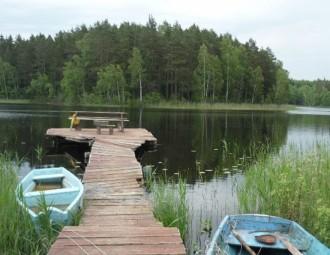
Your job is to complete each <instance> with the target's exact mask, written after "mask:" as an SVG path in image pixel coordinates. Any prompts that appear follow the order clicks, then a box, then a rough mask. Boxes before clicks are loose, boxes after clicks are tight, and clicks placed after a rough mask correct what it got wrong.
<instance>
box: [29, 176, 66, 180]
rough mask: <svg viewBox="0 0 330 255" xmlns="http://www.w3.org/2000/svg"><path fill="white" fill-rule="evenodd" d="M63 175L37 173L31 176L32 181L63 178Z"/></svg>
mask: <svg viewBox="0 0 330 255" xmlns="http://www.w3.org/2000/svg"><path fill="white" fill-rule="evenodd" d="M64 177H65V176H64V174H47V175H39V176H35V177H33V181H44V180H51V179H63V178H64Z"/></svg>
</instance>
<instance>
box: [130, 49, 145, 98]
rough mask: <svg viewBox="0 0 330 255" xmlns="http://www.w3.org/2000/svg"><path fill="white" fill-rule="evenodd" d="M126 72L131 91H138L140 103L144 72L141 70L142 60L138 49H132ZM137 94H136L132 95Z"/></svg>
mask: <svg viewBox="0 0 330 255" xmlns="http://www.w3.org/2000/svg"><path fill="white" fill-rule="evenodd" d="M128 63H129V65H128V71H129V73H130V77H131V89H132V92H135V91H136V89H135V88H136V87H138V90H139V97H140V101H141V102H142V98H143V96H142V78H143V75H144V72H145V70H144V69H143V65H144V64H143V59H142V56H141V52H140V50H139V49H138V48H136V47H134V48H133V52H132V57H131V58H130V59H129V60H128ZM134 94H137V93H134Z"/></svg>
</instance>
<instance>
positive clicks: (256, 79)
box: [251, 66, 264, 104]
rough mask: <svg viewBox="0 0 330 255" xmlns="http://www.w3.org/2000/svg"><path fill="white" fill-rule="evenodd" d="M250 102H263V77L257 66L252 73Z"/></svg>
mask: <svg viewBox="0 0 330 255" xmlns="http://www.w3.org/2000/svg"><path fill="white" fill-rule="evenodd" d="M252 84H253V92H252V100H251V103H252V104H253V103H254V102H259V103H260V102H263V93H264V77H263V74H262V70H261V67H260V66H257V67H256V68H255V69H254V70H253V72H252Z"/></svg>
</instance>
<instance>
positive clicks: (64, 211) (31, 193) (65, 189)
mask: <svg viewBox="0 0 330 255" xmlns="http://www.w3.org/2000/svg"><path fill="white" fill-rule="evenodd" d="M83 192H84V186H83V185H82V183H81V181H80V180H79V179H78V178H77V177H76V176H74V175H73V174H72V173H71V172H69V171H68V170H66V169H65V168H64V167H54V168H41V169H34V170H32V171H31V172H29V173H28V174H27V175H26V176H25V177H24V178H23V179H22V180H21V181H20V183H19V185H18V187H17V189H16V198H17V201H18V202H19V203H20V205H21V206H22V207H24V208H26V209H27V211H28V212H29V214H30V215H31V218H32V220H33V221H34V222H36V220H37V218H38V216H39V215H40V214H41V213H42V212H41V211H40V208H39V205H40V203H41V201H42V200H43V199H44V201H45V202H46V204H47V208H48V211H49V212H50V218H51V220H52V221H53V222H55V223H58V224H63V225H67V224H70V223H71V220H72V216H73V215H74V214H75V213H76V212H77V211H78V210H79V208H81V207H82V198H83Z"/></svg>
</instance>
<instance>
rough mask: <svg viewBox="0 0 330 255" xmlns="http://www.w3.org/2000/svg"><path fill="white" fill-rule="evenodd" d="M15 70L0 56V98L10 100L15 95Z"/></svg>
mask: <svg viewBox="0 0 330 255" xmlns="http://www.w3.org/2000/svg"><path fill="white" fill-rule="evenodd" d="M15 72H16V71H15V68H14V67H13V66H12V65H10V64H9V63H7V62H5V61H4V60H3V59H2V58H1V55H0V97H2V98H6V99H8V98H10V97H12V96H13V95H15V93H17V88H16V84H17V82H16V73H15Z"/></svg>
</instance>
